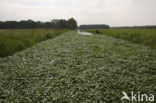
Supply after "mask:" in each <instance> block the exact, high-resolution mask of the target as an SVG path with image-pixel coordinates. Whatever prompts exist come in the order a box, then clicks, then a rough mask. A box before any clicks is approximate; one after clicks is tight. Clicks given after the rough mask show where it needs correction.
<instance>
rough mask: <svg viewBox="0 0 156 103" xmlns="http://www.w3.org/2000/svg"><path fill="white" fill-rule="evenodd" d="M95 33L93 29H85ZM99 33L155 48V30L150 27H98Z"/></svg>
mask: <svg viewBox="0 0 156 103" xmlns="http://www.w3.org/2000/svg"><path fill="white" fill-rule="evenodd" d="M87 31H89V32H92V33H95V32H96V30H95V29H90V30H87ZM99 32H100V33H101V34H105V35H109V36H113V37H116V38H120V39H124V40H128V41H131V42H134V43H141V44H144V45H147V46H150V47H152V48H156V30H150V29H99Z"/></svg>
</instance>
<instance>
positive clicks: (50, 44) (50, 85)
mask: <svg viewBox="0 0 156 103" xmlns="http://www.w3.org/2000/svg"><path fill="white" fill-rule="evenodd" d="M155 67H156V51H155V50H154V49H151V48H149V47H148V46H143V45H140V44H134V43H131V42H129V41H125V40H121V39H116V38H113V37H111V36H107V35H91V36H84V35H80V34H77V33H76V32H68V33H65V34H63V35H60V36H58V37H56V38H54V39H49V40H47V41H44V42H42V43H38V44H37V45H35V46H33V47H32V48H28V49H26V50H23V51H20V52H18V53H16V54H14V55H13V56H9V57H6V58H0V102H1V103H48V102H49V103H121V102H122V101H121V97H122V96H123V94H122V92H123V91H125V92H126V93H128V94H129V93H131V91H134V93H135V94H137V92H140V94H143V93H145V94H154V93H155V90H156V79H155V78H156V70H155Z"/></svg>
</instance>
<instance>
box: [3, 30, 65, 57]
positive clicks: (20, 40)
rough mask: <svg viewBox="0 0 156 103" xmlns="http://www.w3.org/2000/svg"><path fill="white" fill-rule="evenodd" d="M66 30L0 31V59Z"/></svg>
mask: <svg viewBox="0 0 156 103" xmlns="http://www.w3.org/2000/svg"><path fill="white" fill-rule="evenodd" d="M65 32H67V30H54V29H1V30H0V57H5V56H8V55H12V54H14V53H16V52H18V51H20V50H24V49H26V48H27V47H31V46H33V45H34V44H37V43H39V42H42V41H44V40H47V39H51V38H53V37H55V36H58V35H60V34H62V33H65Z"/></svg>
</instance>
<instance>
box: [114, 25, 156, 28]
mask: <svg viewBox="0 0 156 103" xmlns="http://www.w3.org/2000/svg"><path fill="white" fill-rule="evenodd" d="M112 28H114V29H156V25H147V26H121V27H112Z"/></svg>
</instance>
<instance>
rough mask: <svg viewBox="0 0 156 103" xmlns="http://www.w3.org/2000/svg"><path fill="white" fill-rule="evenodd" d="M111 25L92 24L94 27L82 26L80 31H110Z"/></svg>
mask: <svg viewBox="0 0 156 103" xmlns="http://www.w3.org/2000/svg"><path fill="white" fill-rule="evenodd" d="M109 28H110V27H109V25H105V24H94V25H93V24H92V25H80V26H79V29H109Z"/></svg>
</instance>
